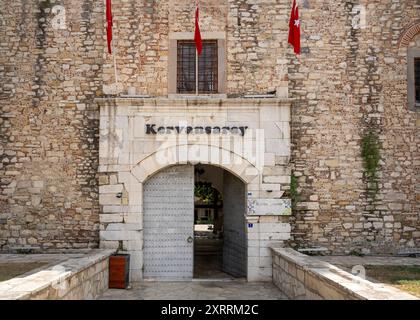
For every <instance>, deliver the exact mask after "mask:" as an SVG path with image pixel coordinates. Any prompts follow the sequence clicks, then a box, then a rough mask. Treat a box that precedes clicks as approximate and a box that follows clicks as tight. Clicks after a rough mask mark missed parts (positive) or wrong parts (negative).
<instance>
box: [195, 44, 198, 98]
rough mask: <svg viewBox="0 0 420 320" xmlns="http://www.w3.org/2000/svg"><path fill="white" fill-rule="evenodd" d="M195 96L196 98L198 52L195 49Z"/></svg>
mask: <svg viewBox="0 0 420 320" xmlns="http://www.w3.org/2000/svg"><path fill="white" fill-rule="evenodd" d="M195 95H196V96H198V51H197V49H195Z"/></svg>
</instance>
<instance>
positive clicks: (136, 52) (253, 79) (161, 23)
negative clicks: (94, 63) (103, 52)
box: [104, 0, 289, 96]
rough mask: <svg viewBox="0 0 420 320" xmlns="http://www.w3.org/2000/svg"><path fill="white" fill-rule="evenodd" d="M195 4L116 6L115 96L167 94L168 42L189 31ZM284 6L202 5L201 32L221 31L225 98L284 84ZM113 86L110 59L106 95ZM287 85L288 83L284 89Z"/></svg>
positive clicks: (276, 1)
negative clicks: (171, 35)
mask: <svg viewBox="0 0 420 320" xmlns="http://www.w3.org/2000/svg"><path fill="white" fill-rule="evenodd" d="M194 10H195V2H194V1H188V0H181V1H172V0H171V1H151V0H135V1H134V0H130V1H124V2H123V1H118V2H117V1H116V2H114V4H113V14H114V21H115V27H114V47H115V56H116V62H117V69H118V78H119V79H118V80H119V89H118V90H119V91H120V92H123V93H127V92H128V91H130V92H135V93H136V94H148V95H151V96H162V95H166V94H167V93H168V69H167V65H168V45H169V42H168V38H169V33H171V32H191V33H193V32H194ZM288 16H289V4H288V3H287V2H286V1H281V0H266V1H263V3H261V1H257V0H253V1H249V0H246V1H245V0H229V1H227V0H216V1H215V0H202V1H200V29H201V32H202V33H205V32H226V40H227V70H226V73H227V93H228V94H230V95H237V94H243V93H265V92H267V91H268V90H274V89H276V88H277V87H280V86H284V85H285V84H284V83H285V81H286V80H287V65H288V62H289V60H288V59H287V57H286V56H285V54H284V53H285V52H286V47H287V30H288ZM114 83H115V75H114V65H113V57H111V56H107V57H106V63H105V65H104V84H105V86H106V87H105V89H104V90H105V91H107V90H108V92H110V93H111V92H115V91H113V87H112V85H113V84H114ZM286 86H287V84H286Z"/></svg>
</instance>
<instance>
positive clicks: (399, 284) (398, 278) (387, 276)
mask: <svg viewBox="0 0 420 320" xmlns="http://www.w3.org/2000/svg"><path fill="white" fill-rule="evenodd" d="M366 273H367V276H368V277H370V278H374V279H376V280H378V281H380V282H382V283H386V284H389V285H391V286H393V287H396V288H398V289H400V290H403V291H406V292H408V293H411V294H412V295H415V296H417V297H419V298H420V267H419V266H367V267H366Z"/></svg>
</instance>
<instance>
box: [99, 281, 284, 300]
mask: <svg viewBox="0 0 420 320" xmlns="http://www.w3.org/2000/svg"><path fill="white" fill-rule="evenodd" d="M285 299H287V298H286V296H284V295H283V294H282V293H281V292H280V291H279V290H278V289H277V287H275V286H274V285H273V284H272V283H266V282H252V283H247V282H245V281H241V280H238V281H189V282H142V283H138V284H135V285H134V286H133V288H132V289H129V290H117V289H109V290H107V291H106V292H105V293H104V294H103V295H102V296H101V297H100V298H99V300H285Z"/></svg>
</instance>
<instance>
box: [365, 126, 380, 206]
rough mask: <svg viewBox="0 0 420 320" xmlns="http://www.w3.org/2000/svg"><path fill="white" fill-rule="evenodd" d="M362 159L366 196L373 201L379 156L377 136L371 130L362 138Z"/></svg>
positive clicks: (376, 188)
mask: <svg viewBox="0 0 420 320" xmlns="http://www.w3.org/2000/svg"><path fill="white" fill-rule="evenodd" d="M362 158H363V168H364V176H365V178H366V180H367V190H368V195H369V196H370V197H371V198H372V200H374V199H375V198H376V194H377V193H378V182H377V173H378V168H379V160H380V154H379V139H378V135H377V134H376V133H375V132H373V131H372V130H369V131H368V132H367V133H366V134H365V135H364V136H363V138H362Z"/></svg>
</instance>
